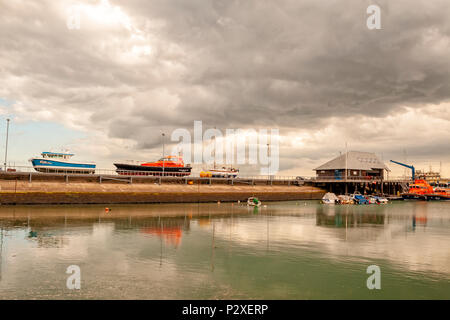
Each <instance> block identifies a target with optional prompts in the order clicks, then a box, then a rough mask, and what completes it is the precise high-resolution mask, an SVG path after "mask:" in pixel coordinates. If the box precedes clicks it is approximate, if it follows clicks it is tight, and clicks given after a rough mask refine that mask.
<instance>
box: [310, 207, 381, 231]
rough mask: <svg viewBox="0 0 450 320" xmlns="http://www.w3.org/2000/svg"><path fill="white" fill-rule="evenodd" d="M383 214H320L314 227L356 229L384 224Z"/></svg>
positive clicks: (317, 215) (318, 213)
mask: <svg viewBox="0 0 450 320" xmlns="http://www.w3.org/2000/svg"><path fill="white" fill-rule="evenodd" d="M384 219H385V215H384V214H340V213H338V214H335V215H326V214H324V213H322V212H319V211H318V212H317V214H316V225H318V226H333V227H337V228H345V227H346V226H347V227H348V228H351V227H356V226H358V225H362V224H381V225H382V224H384Z"/></svg>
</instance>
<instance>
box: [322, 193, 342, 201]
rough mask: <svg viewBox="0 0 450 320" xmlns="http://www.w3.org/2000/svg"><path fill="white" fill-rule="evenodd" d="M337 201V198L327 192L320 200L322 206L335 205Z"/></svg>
mask: <svg viewBox="0 0 450 320" xmlns="http://www.w3.org/2000/svg"><path fill="white" fill-rule="evenodd" d="M338 201H339V198H338V197H336V195H335V194H334V193H332V192H327V193H325V195H324V196H323V198H322V203H324V204H335V203H337V202H338Z"/></svg>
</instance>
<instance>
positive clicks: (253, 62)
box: [0, 0, 450, 166]
mask: <svg viewBox="0 0 450 320" xmlns="http://www.w3.org/2000/svg"><path fill="white" fill-rule="evenodd" d="M109 3H110V5H108V2H103V4H104V5H103V7H104V8H113V6H119V7H120V10H121V13H122V14H118V13H117V11H114V10H115V9H111V10H109V9H108V10H109V11H108V10H106V9H105V10H100V11H93V13H92V12H91V13H92V14H91V15H90V16H89V15H87V13H86V12H88V11H86V12H84V13H83V15H82V17H81V28H80V30H69V29H68V28H67V27H66V21H67V12H66V11H67V8H68V7H70V5H73V4H85V5H86V6H91V7H92V6H96V5H99V4H101V1H85V2H83V1H80V2H77V1H61V2H52V1H36V2H30V1H12V2H10V1H4V2H2V3H1V4H0V10H1V11H0V12H2V19H1V21H0V38H1V42H0V69H1V70H2V75H3V77H2V80H0V84H1V87H2V89H1V88H0V96H3V97H4V98H8V99H10V100H11V101H17V102H20V103H21V104H20V108H19V107H17V109H16V111H17V112H18V113H21V115H22V116H23V117H30V118H34V119H38V120H39V119H43V117H44V118H45V119H46V120H52V121H61V122H64V123H65V124H67V125H69V126H70V125H73V126H75V127H77V128H84V129H85V130H87V131H89V130H98V131H101V132H104V133H105V134H106V136H107V137H110V138H112V139H114V138H119V139H129V140H131V141H134V142H135V143H136V146H137V148H153V147H156V146H159V145H160V133H161V132H162V131H165V132H167V133H170V131H171V130H173V129H175V128H178V127H185V128H187V129H191V128H192V125H193V121H194V120H203V122H204V124H205V127H213V126H217V127H219V128H222V129H224V128H242V127H254V128H259V127H267V126H269V127H276V128H280V133H281V134H283V132H285V133H289V132H295V130H296V129H302V130H306V131H308V130H310V132H314V131H316V130H320V129H321V128H324V127H327V126H329V125H330V124H333V125H334V124H339V123H340V121H342V119H346V118H349V117H356V118H355V119H357V117H358V116H366V117H369V118H384V117H389V116H391V115H397V116H398V115H399V114H401V113H403V112H406V111H405V110H406V109H405V108H404V107H405V106H408V107H409V108H424V106H426V105H428V104H436V105H437V104H439V103H444V102H448V101H449V99H450V85H449V84H450V81H449V80H450V79H449V78H450V59H449V58H448V57H449V54H450V40H449V39H450V21H449V19H448V12H450V2H449V1H447V0H437V1H432V2H430V1H425V0H423V1H414V2H411V1H406V0H403V1H395V2H394V1H360V0H346V1H317V0H308V1H294V0H280V1H261V0H248V1H238V0H211V1H207V0H189V1H186V0H170V1H168V0H152V1H147V0H127V1H125V0H123V1H119V0H116V1H112V0H111V1H110V2H109ZM373 3H375V4H378V5H379V6H380V7H381V24H382V29H381V30H369V29H368V28H367V27H366V19H367V16H368V15H367V14H366V8H367V6H368V5H370V4H373ZM89 10H90V9H89ZM105 12H106V13H105ZM105 15H106V16H105ZM108 15H109V16H108ZM111 15H112V18H111ZM124 16H126V17H128V18H129V21H128V20H127V19H125V18H123V17H124ZM105 17H106V18H108V17H109V18H110V19H109V20H108V19H106V20H108V21H110V20H114V19H115V21H116V22H117V21H119V22H117V23H112V24H111V23H110V24H108V23H105V22H104V21H103V20H105ZM146 46H149V48H151V52H150V53H149V54H142V52H141V51H139V50H146V49H145V48H146ZM43 110H45V113H43ZM444 112H445V110H444ZM434 117H436V118H439V119H441V118H442V119H443V118H444V117H446V116H445V115H444V116H443V115H442V114H439V113H438V114H435V115H434ZM419 120H420V119H417V121H419ZM414 121H415V120H414ZM363 129H364V128H363ZM344 131H345V128H344ZM387 131H388V130H385V129H384V128H381V129H379V135H380V136H381V137H383V135H384V134H385V132H387ZM349 135H350V136H351V132H350V133H349ZM343 138H345V136H343ZM386 139H387V138H386ZM444 140H446V141H447V140H448V139H447V138H446V137H443V138H442V139H441V140H439V141H437V142H436V145H441V144H442V143H443V141H444ZM383 141H386V140H383ZM410 143H411V142H410V141H404V146H408V145H409V144H410ZM306 148H307V147H306ZM376 148H377V146H375V145H373V146H372V145H370V143H369V145H368V149H376ZM310 151H311V153H310V155H309V158H310V159H314V158H317V152H319V151H318V150H316V149H314V148H312V149H311V150H310ZM433 152H435V153H436V152H437V153H438V152H439V150H434V151H433ZM441 152H442V151H441ZM287 158H289V157H287ZM285 163H286V166H288V163H290V162H289V161H288V160H286V162H285ZM291 165H292V166H294V165H295V164H294V163H290V164H289V166H291Z"/></svg>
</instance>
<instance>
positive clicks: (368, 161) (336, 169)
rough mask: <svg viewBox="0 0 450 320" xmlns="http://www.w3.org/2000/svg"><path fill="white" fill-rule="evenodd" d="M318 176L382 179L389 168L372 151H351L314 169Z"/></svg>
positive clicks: (335, 178)
mask: <svg viewBox="0 0 450 320" xmlns="http://www.w3.org/2000/svg"><path fill="white" fill-rule="evenodd" d="M314 170H315V171H316V175H317V178H319V179H320V178H322V179H324V178H325V179H334V180H343V179H345V177H346V170H347V178H348V179H377V178H378V179H382V178H383V177H384V171H385V170H386V171H389V168H388V167H387V166H386V165H385V164H384V163H383V162H382V161H381V160H380V159H379V158H378V157H377V156H376V155H375V153H371V152H359V151H349V152H347V153H346V154H342V155H340V156H339V157H337V158H334V159H333V160H330V161H328V162H327V163H325V164H323V165H321V166H320V167H318V168H316V169H314Z"/></svg>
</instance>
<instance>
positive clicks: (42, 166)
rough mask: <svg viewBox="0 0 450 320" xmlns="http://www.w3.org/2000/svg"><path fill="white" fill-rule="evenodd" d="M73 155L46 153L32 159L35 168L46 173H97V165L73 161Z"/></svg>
mask: <svg viewBox="0 0 450 320" xmlns="http://www.w3.org/2000/svg"><path fill="white" fill-rule="evenodd" d="M73 156H74V154H73V153H64V152H49V151H44V152H42V153H41V156H40V157H35V158H32V159H30V162H31V164H32V165H33V168H34V169H35V170H36V171H38V172H45V173H78V174H92V173H95V163H92V162H77V161H73V160H71V158H72V157H73Z"/></svg>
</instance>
